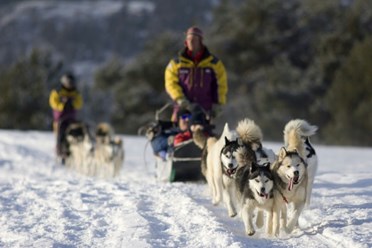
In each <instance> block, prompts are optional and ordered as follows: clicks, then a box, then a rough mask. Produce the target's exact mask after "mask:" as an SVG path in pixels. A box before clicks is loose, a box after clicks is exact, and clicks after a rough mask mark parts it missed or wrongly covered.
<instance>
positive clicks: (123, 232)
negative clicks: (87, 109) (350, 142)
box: [0, 130, 372, 248]
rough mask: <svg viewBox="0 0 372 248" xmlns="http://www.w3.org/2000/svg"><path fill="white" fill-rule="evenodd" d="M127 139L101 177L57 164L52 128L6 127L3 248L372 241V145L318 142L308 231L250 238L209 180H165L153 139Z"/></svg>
mask: <svg viewBox="0 0 372 248" xmlns="http://www.w3.org/2000/svg"><path fill="white" fill-rule="evenodd" d="M123 139H124V144H125V156H126V157H125V162H124V164H123V168H122V172H121V175H120V176H119V178H116V179H114V180H102V179H95V178H89V177H86V176H83V175H79V174H76V173H74V172H72V171H68V170H66V169H65V168H63V167H61V166H60V165H58V164H57V163H56V162H55V158H54V136H53V134H52V133H50V132H21V131H5V130H0V192H1V194H0V247H136V248H137V247H203V248H204V247H297V248H301V247H316V248H320V247H348V248H349V247H371V246H372V234H371V230H372V170H371V167H372V149H366V148H342V147H324V146H316V148H317V151H318V155H319V160H320V165H319V171H318V174H317V177H316V180H315V188H314V190H313V200H312V203H311V206H310V208H309V209H306V210H305V211H304V212H303V215H302V216H301V217H300V226H301V230H297V231H296V232H295V233H293V234H291V235H289V236H285V237H281V238H269V237H266V236H265V234H263V232H262V231H260V230H259V231H258V233H257V234H256V235H255V236H253V237H248V236H246V235H245V234H244V227H243V224H242V221H241V220H240V218H239V217H235V218H233V219H230V218H228V217H227V212H226V210H225V208H224V207H223V206H218V207H215V206H213V205H212V204H211V201H210V198H209V196H208V192H207V187H206V185H205V184H202V183H172V184H170V183H157V182H156V181H155V179H154V174H153V171H154V168H153V166H154V160H153V157H152V155H151V150H150V147H148V148H147V149H146V150H145V144H146V140H145V139H144V138H142V137H134V136H123ZM266 146H268V147H270V148H273V149H274V150H278V148H279V144H273V143H268V144H267V145H266ZM144 151H145V152H144Z"/></svg>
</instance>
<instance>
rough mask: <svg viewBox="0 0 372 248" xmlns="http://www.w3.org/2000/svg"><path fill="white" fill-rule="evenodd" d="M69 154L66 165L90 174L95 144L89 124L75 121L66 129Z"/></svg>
mask: <svg viewBox="0 0 372 248" xmlns="http://www.w3.org/2000/svg"><path fill="white" fill-rule="evenodd" d="M65 134H66V142H67V144H68V150H69V156H68V157H67V158H66V165H67V166H68V167H69V168H72V169H75V170H77V171H79V172H82V173H84V174H89V172H90V163H91V159H92V149H93V144H92V140H91V136H90V134H89V130H88V127H87V125H85V124H84V123H82V122H73V123H71V124H69V125H68V127H67V128H66V131H65Z"/></svg>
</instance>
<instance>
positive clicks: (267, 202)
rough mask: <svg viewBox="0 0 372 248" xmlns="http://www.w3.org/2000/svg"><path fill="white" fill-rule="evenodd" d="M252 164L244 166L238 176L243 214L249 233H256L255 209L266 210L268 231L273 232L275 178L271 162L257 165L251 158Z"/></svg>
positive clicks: (268, 232)
mask: <svg viewBox="0 0 372 248" xmlns="http://www.w3.org/2000/svg"><path fill="white" fill-rule="evenodd" d="M248 163H250V164H247V165H246V166H245V167H242V168H243V169H241V170H240V171H239V172H238V173H237V176H236V181H235V182H236V186H237V189H238V199H239V200H240V204H241V216H242V219H243V222H244V226H245V232H246V233H247V235H249V236H252V235H253V234H254V233H255V230H254V227H253V221H252V219H253V213H254V210H256V209H257V210H258V211H266V213H267V216H266V232H267V234H269V235H271V234H272V227H273V225H272V220H273V218H272V213H273V211H272V210H273V205H274V185H275V184H274V178H273V175H272V173H271V171H270V166H269V164H266V165H257V164H256V163H255V162H252V159H250V160H249V162H248Z"/></svg>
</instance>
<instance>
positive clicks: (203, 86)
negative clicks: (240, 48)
mask: <svg viewBox="0 0 372 248" xmlns="http://www.w3.org/2000/svg"><path fill="white" fill-rule="evenodd" d="M165 89H166V91H167V93H168V95H169V96H170V97H171V99H172V100H173V101H174V102H175V103H176V105H175V111H174V114H173V117H174V116H176V115H175V113H176V111H177V110H178V108H180V107H181V108H184V107H188V105H189V104H190V103H196V104H198V105H199V106H200V107H202V108H203V109H204V110H205V111H206V112H207V113H208V114H209V115H210V116H212V117H213V115H215V114H216V111H217V110H218V109H220V106H221V105H223V104H225V103H226V95H227V90H228V87H227V75H226V70H225V67H224V65H223V63H222V61H221V60H219V59H218V58H217V57H216V56H214V55H213V54H212V53H210V52H209V50H208V48H207V47H206V46H205V45H204V44H203V32H202V31H201V30H200V29H199V28H198V27H190V28H189V29H188V30H187V31H186V40H185V48H184V49H183V50H182V51H181V52H180V53H179V55H178V57H177V58H175V59H172V60H171V61H170V62H169V64H168V66H167V68H166V70H165Z"/></svg>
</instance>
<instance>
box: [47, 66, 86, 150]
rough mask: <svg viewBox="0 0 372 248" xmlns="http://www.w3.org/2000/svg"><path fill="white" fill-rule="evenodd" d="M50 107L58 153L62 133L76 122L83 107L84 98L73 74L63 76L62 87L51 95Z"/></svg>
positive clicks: (54, 90)
mask: <svg viewBox="0 0 372 248" xmlns="http://www.w3.org/2000/svg"><path fill="white" fill-rule="evenodd" d="M49 105H50V107H51V108H52V110H53V131H54V133H55V134H56V136H57V153H58V152H59V151H58V149H59V143H60V139H61V137H60V135H61V134H60V131H62V129H65V128H66V127H67V124H68V123H69V122H71V121H74V120H76V115H77V110H79V109H81V108H82V106H83V97H82V96H81V94H80V93H79V92H78V90H77V89H76V81H75V77H74V76H73V75H72V74H70V73H66V74H65V75H63V76H62V78H61V85H60V87H59V88H57V89H53V90H52V91H51V93H50V96H49ZM63 123H64V124H63Z"/></svg>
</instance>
